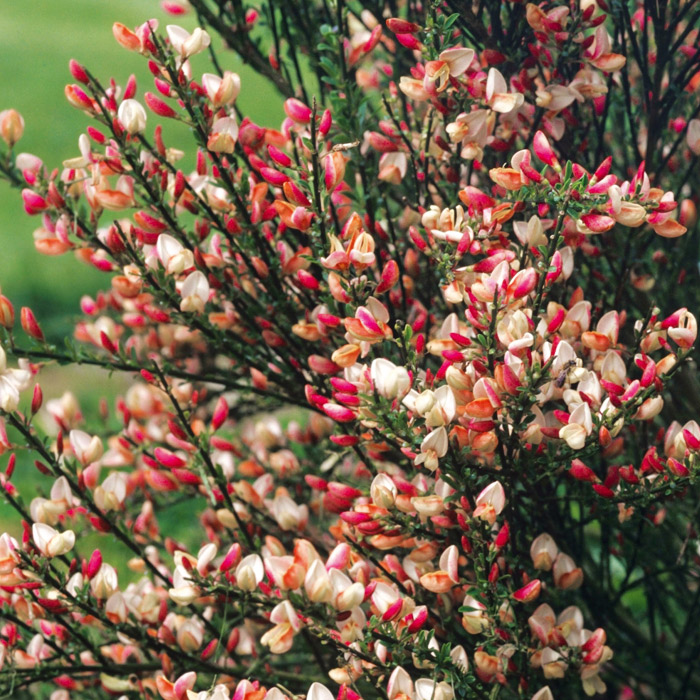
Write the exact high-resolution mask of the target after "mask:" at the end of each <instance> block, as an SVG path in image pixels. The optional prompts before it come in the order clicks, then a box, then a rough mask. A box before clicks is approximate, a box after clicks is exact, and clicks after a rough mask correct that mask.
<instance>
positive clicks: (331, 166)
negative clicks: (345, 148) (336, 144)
mask: <svg viewBox="0 0 700 700" xmlns="http://www.w3.org/2000/svg"><path fill="white" fill-rule="evenodd" d="M323 167H324V169H325V174H324V184H325V185H326V191H327V192H333V190H335V188H336V187H337V186H338V185H339V184H340V182H341V181H342V179H343V177H345V156H344V155H343V154H342V153H341V152H340V151H334V152H333V153H329V154H328V155H327V156H326V157H325V158H324V159H323Z"/></svg>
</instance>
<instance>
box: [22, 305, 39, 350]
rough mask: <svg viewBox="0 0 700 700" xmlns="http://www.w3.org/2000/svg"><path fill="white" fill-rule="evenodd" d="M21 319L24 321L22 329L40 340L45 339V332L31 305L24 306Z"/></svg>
mask: <svg viewBox="0 0 700 700" xmlns="http://www.w3.org/2000/svg"><path fill="white" fill-rule="evenodd" d="M20 321H21V323H22V329H23V330H24V332H25V333H26V334H27V335H29V336H31V337H32V338H34V339H35V340H38V341H40V342H43V341H44V333H43V331H42V330H41V327H40V326H39V323H38V322H37V320H36V318H35V316H34V313H33V312H32V310H31V309H30V308H29V307H27V306H23V307H22V311H21V312H20Z"/></svg>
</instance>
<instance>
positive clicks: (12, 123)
mask: <svg viewBox="0 0 700 700" xmlns="http://www.w3.org/2000/svg"><path fill="white" fill-rule="evenodd" d="M23 133H24V119H22V115H21V114H20V113H19V112H18V111H17V110H16V109H6V110H3V111H2V112H0V136H1V137H2V140H3V141H4V142H5V143H6V144H7V145H8V146H9V147H10V148H12V146H14V145H15V144H16V143H17V141H19V140H20V139H21V138H22V134H23Z"/></svg>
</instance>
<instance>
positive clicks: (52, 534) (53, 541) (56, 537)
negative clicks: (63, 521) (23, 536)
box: [32, 523, 75, 557]
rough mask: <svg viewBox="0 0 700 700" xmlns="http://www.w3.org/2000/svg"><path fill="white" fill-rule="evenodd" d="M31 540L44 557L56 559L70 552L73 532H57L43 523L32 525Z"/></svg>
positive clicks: (73, 542)
mask: <svg viewBox="0 0 700 700" xmlns="http://www.w3.org/2000/svg"><path fill="white" fill-rule="evenodd" d="M32 539H33V540H34V544H35V545H36V546H37V549H38V550H39V551H40V552H41V553H42V554H43V555H44V556H46V557H58V556H60V555H61V554H65V553H66V552H70V550H71V549H73V546H74V545H75V533H74V532H73V530H65V531H64V532H58V531H57V530H54V529H53V528H52V527H51V526H50V525H46V524H45V523H34V525H32Z"/></svg>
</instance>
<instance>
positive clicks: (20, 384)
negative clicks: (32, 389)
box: [0, 346, 32, 412]
mask: <svg viewBox="0 0 700 700" xmlns="http://www.w3.org/2000/svg"><path fill="white" fill-rule="evenodd" d="M31 378H32V375H31V372H30V371H29V370H27V369H11V368H9V367H8V366H7V356H6V355H5V350H4V349H3V348H2V346H0V408H1V409H2V410H3V411H8V412H12V411H15V410H16V409H17V405H18V404H19V394H20V392H21V391H24V390H25V389H26V388H27V387H28V386H29V382H30V380H31Z"/></svg>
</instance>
